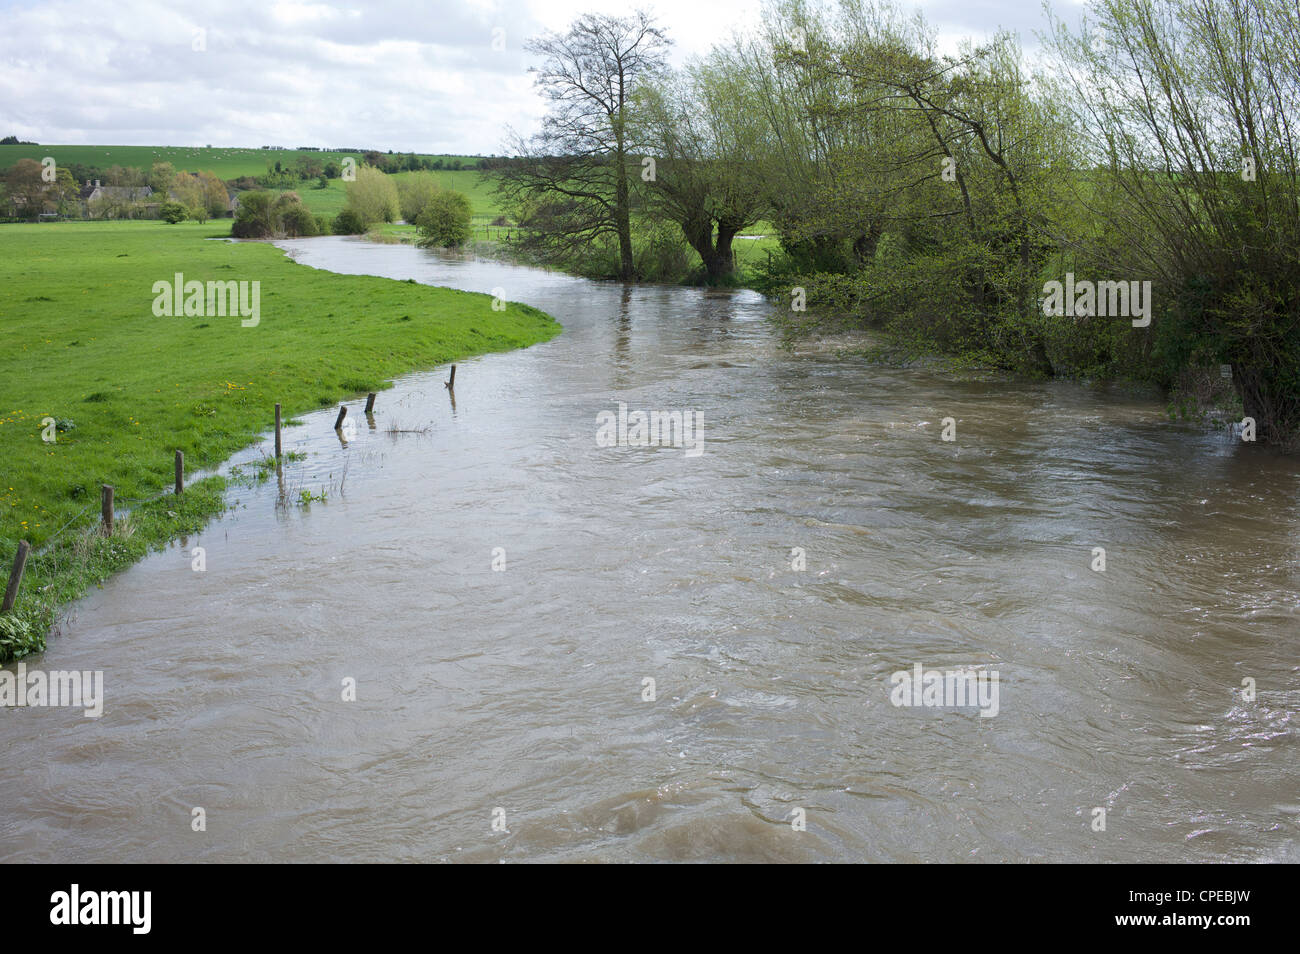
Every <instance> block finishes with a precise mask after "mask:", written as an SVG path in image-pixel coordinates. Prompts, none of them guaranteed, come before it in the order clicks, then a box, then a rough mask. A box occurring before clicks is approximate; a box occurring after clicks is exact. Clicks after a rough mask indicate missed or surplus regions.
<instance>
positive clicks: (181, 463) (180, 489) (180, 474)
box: [176, 451, 185, 497]
mask: <svg viewBox="0 0 1300 954" xmlns="http://www.w3.org/2000/svg"><path fill="white" fill-rule="evenodd" d="M184 492H185V452H184V451H177V452H176V496H177V497H179V496H180V495H181V494H183V493H184Z"/></svg>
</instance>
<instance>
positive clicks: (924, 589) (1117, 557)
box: [0, 238, 1300, 862]
mask: <svg viewBox="0 0 1300 954" xmlns="http://www.w3.org/2000/svg"><path fill="white" fill-rule="evenodd" d="M280 244H281V245H282V247H284V248H286V249H288V250H289V251H290V253H291V254H292V255H294V256H295V257H296V258H297V259H298V260H299V261H300V262H302V263H304V264H306V265H310V266H314V267H319V268H327V269H331V270H334V271H338V272H346V273H365V274H374V275H385V276H389V277H393V278H414V279H416V280H417V281H421V282H426V283H431V284H437V285H445V286H449V287H453V288H461V289H467V290H472V291H483V292H487V291H492V290H493V289H499V290H501V292H503V293H504V296H505V297H506V298H509V299H512V300H517V301H523V302H527V303H529V304H531V305H535V306H537V307H538V308H541V309H543V310H545V311H547V312H549V313H550V314H552V315H554V316H556V317H557V318H558V319H559V320H560V321H561V322H562V323H563V325H564V329H565V330H564V333H563V334H562V335H560V336H559V337H557V338H555V339H554V340H552V341H550V342H548V343H545V344H542V345H538V346H536V347H533V348H529V349H526V350H523V351H518V352H514V353H509V354H499V355H490V356H486V357H482V358H479V359H473V360H469V361H465V362H462V363H460V365H459V368H458V371H457V378H456V388H455V392H454V406H453V403H452V400H451V397H452V396H451V395H449V393H448V391H447V389H446V388H445V387H444V386H443V381H444V380H445V378H446V376H447V371H446V369H445V368H443V369H438V370H437V371H435V372H429V373H420V374H412V375H409V376H406V377H403V378H402V379H400V380H399V381H398V382H397V386H396V387H395V388H393V389H391V390H388V391H384V392H381V393H380V395H379V399H378V403H377V408H376V411H377V413H376V416H375V426H374V428H373V429H372V428H371V427H370V426H369V424H368V422H366V421H365V419H364V417H363V416H362V415H361V413H360V410H361V408H360V404H359V402H355V401H353V402H349V404H350V407H351V418H352V420H353V421H355V422H358V423H359V425H360V426H359V427H358V428H357V430H356V433H355V434H354V435H353V437H352V439H351V440H350V441H348V443H347V445H346V446H343V445H342V444H341V443H340V441H339V439H338V437H337V436H336V435H335V433H334V430H333V416H334V414H335V411H334V410H333V409H327V410H325V411H322V412H320V413H316V414H309V415H304V416H303V417H302V421H303V422H304V423H303V426H301V427H296V428H291V429H289V430H287V431H286V443H287V449H290V450H298V451H302V452H304V453H306V454H307V459H306V460H305V461H303V462H300V463H292V464H288V465H286V468H285V473H284V475H283V478H282V480H280V481H277V480H276V479H274V478H273V479H271V480H269V481H267V482H265V483H263V484H261V485H258V486H256V487H253V488H248V487H241V488H239V489H237V490H236V491H234V492H233V493H232V498H233V499H234V500H235V501H236V502H235V504H234V506H233V507H232V509H231V510H230V511H229V512H228V513H227V514H226V515H224V516H223V517H222V518H220V519H218V520H215V521H214V522H213V523H212V524H210V525H209V526H208V528H207V529H206V530H204V531H203V532H202V533H201V534H200V535H198V536H197V537H193V538H190V539H189V540H186V541H183V542H177V543H176V544H175V545H173V546H172V547H171V548H169V549H168V550H166V551H164V552H161V553H157V554H154V555H152V556H151V557H149V558H148V559H146V560H144V561H143V562H141V563H140V564H138V565H136V566H135V567H133V568H131V569H130V570H129V571H127V572H124V573H122V574H120V575H118V576H116V577H114V578H112V579H111V580H109V581H108V582H107V583H106V584H105V585H104V586H103V588H102V589H100V590H97V591H95V592H93V593H92V594H91V595H89V596H87V597H86V598H85V599H84V600H82V601H81V602H80V603H78V604H77V605H76V606H75V608H74V612H73V614H72V616H71V618H70V619H69V621H68V622H67V623H66V624H65V625H64V627H63V629H62V631H61V632H60V633H59V634H57V635H56V636H54V637H53V638H52V639H51V642H50V648H49V650H48V651H47V652H46V653H45V654H44V656H43V657H32V658H29V659H27V660H26V663H27V665H28V666H29V667H39V668H42V669H46V670H55V669H65V670H66V669H82V670H103V672H104V680H105V704H104V705H105V709H104V714H103V716H102V718H99V719H87V718H84V717H83V715H82V713H81V711H80V710H75V709H53V708H50V709H34V708H26V709H7V710H0V738H3V740H4V758H3V759H0V860H3V861H8V862H13V861H77V862H87V861H120V862H146V861H147V862H172V861H201V862H227V861H289V860H293V861H448V860H450V861H507V862H510V861H684V860H717V861H943V862H947V861H988V862H991V861H1083V862H1103V861H1107V862H1109V861H1114V862H1137V861H1166V862H1181V861H1189V862H1196V861H1227V860H1250V861H1266V860H1289V861H1297V860H1300V847H1298V839H1297V835H1298V834H1300V757H1298V756H1300V749H1298V746H1297V742H1298V741H1300V739H1298V735H1297V719H1296V714H1297V710H1298V709H1300V654H1298V653H1297V647H1298V646H1300V626H1298V625H1297V623H1298V622H1300V613H1298V612H1297V607H1298V606H1300V596H1298V595H1297V594H1300V585H1298V584H1300V542H1298V541H1300V536H1298V535H1297V531H1298V530H1300V468H1298V467H1297V464H1296V462H1295V461H1294V460H1288V459H1286V458H1282V457H1279V456H1276V455H1273V454H1270V453H1269V452H1267V451H1265V450H1263V449H1259V448H1256V447H1254V446H1250V445H1243V444H1241V443H1239V442H1234V441H1232V440H1231V439H1230V438H1229V437H1228V436H1226V435H1224V434H1221V433H1220V434H1212V433H1204V432H1201V431H1198V430H1192V429H1188V428H1182V427H1178V426H1174V425H1171V424H1170V423H1169V422H1168V421H1167V420H1166V419H1165V415H1164V409H1163V406H1162V405H1160V404H1159V403H1157V402H1156V401H1154V400H1152V399H1151V398H1150V397H1144V396H1135V395H1133V394H1131V393H1128V392H1125V391H1123V390H1121V389H1115V388H1099V387H1088V386H1084V385H1080V384H1070V383H1062V382H1049V383H1008V382H1006V381H1004V380H1000V379H996V378H989V379H983V378H981V377H979V376H974V375H954V374H950V373H944V372H941V371H939V370H934V369H924V368H921V369H918V368H909V369H902V368H898V369H894V368H884V367H878V366H874V365H870V364H866V363H864V362H863V361H861V360H860V359H855V358H852V357H844V356H839V355H837V354H836V353H835V352H834V350H832V349H828V348H819V347H813V346H805V347H803V348H796V349H794V350H787V349H783V348H782V347H781V345H780V342H779V340H778V339H777V337H776V336H775V335H774V333H773V332H772V330H771V328H770V326H769V324H768V323H767V322H766V321H765V316H766V314H767V309H768V307H769V306H768V305H767V304H766V303H765V301H764V300H763V299H762V298H761V297H760V296H758V295H756V294H754V293H752V292H745V291H736V292H730V291H704V290H697V289H687V288H676V287H631V288H625V287H622V286H618V285H613V284H597V283H591V282H587V281H583V280H580V279H576V278H572V277H568V276H564V275H560V274H556V273H550V272H545V271H542V270H537V269H531V268H525V267H520V266H513V265H507V264H501V263H496V262H489V261H476V260H472V259H468V258H458V257H455V256H444V255H439V254H435V253H432V252H426V251H421V250H419V249H415V248H411V247H409V246H402V245H378V244H370V243H365V242H359V241H357V240H352V239H343V238H321V239H310V240H302V241H288V242H283V243H280ZM619 402H624V403H625V404H626V405H627V407H628V409H629V411H635V410H645V411H674V410H679V411H684V412H695V413H698V414H699V415H702V420H703V428H704V430H703V433H704V441H703V445H702V453H699V454H698V455H697V454H694V453H688V452H687V449H686V448H677V447H636V446H614V447H602V446H599V445H598V442H597V437H596V435H597V415H599V414H600V413H601V412H602V411H614V412H616V411H617V410H618V403H619ZM945 418H952V419H953V421H954V422H955V440H952V441H945V440H943V439H942V428H943V423H942V422H943V420H944V419H945ZM392 427H396V428H399V429H401V432H400V433H391V432H390V431H389V429H390V428H392ZM267 447H269V444H263V446H262V448H261V450H260V451H258V452H256V453H264V452H265V450H266V449H267ZM252 456H255V452H248V453H244V454H241V455H240V456H239V457H238V458H236V462H238V461H241V460H242V461H246V460H248V459H250V458H251V457H252ZM301 490H307V491H309V492H312V493H318V492H322V491H323V492H324V493H325V496H326V498H327V499H326V500H325V501H324V502H320V501H317V502H314V503H311V504H310V505H308V506H305V507H304V506H300V505H298V504H297V502H296V499H295V498H296V497H297V496H298V494H299V492H300V491H301ZM282 496H283V497H285V498H287V499H288V501H289V502H288V505H287V506H282V505H278V504H279V503H280V502H281V498H282ZM197 546H201V547H203V548H204V551H205V559H206V569H205V570H204V571H203V572H195V571H194V570H193V569H192V557H191V551H192V548H193V547H197ZM1096 547H1102V548H1104V549H1105V559H1106V567H1105V570H1104V571H1100V570H1094V569H1093V566H1094V564H1095V561H1096V559H1097V557H1096V555H1095V551H1094V548H1096ZM494 565H495V567H496V568H494ZM797 566H801V567H802V568H796V567H797ZM917 664H920V665H921V666H922V667H923V668H924V669H925V670H956V669H970V670H973V671H976V672H983V673H986V674H991V673H994V672H996V673H997V674H998V683H997V686H998V707H997V713H996V715H993V716H991V717H985V716H982V715H981V713H980V711H978V710H977V709H973V708H970V707H965V708H958V707H950V706H949V707H925V706H918V707H906V706H896V705H894V704H893V702H892V701H891V687H892V682H891V676H892V674H893V673H895V672H898V671H912V670H913V668H914V667H915V666H916V665H917ZM9 668H10V669H12V668H14V667H13V666H12V665H11V666H10V667H9ZM646 680H653V681H654V682H653V697H654V698H653V699H650V698H649V696H650V695H651V690H650V684H649V683H647V682H646ZM1248 680H1254V686H1255V690H1254V692H1251V691H1250V689H1249V682H1248ZM345 683H347V684H348V685H352V684H354V685H355V696H356V698H355V701H345V699H344V696H345V694H346V693H347V691H348V690H347V688H346V686H345ZM198 807H201V808H202V809H203V812H204V817H205V819H206V830H204V831H193V830H192V819H193V817H194V809H195V808H198ZM497 809H501V810H502V811H497ZM1097 809H1104V810H1105V813H1104V816H1103V815H1101V814H1100V813H1099V812H1098V811H1097ZM1100 818H1104V823H1105V828H1104V830H1098V824H1099V822H1098V819H1100ZM800 819H803V820H804V821H805V823H806V827H805V826H804V825H798V824H792V822H798V821H800ZM494 822H495V823H496V824H495V828H494ZM800 828H805V830H799V829H800ZM501 829H504V830H501Z"/></svg>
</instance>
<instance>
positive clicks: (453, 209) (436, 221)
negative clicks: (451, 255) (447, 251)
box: [415, 190, 471, 248]
mask: <svg viewBox="0 0 1300 954" xmlns="http://www.w3.org/2000/svg"><path fill="white" fill-rule="evenodd" d="M470 218H471V212H470V207H469V199H467V198H465V196H464V195H462V194H461V193H459V192H452V191H451V190H444V191H442V192H439V193H438V194H437V195H436V196H434V197H433V198H432V199H430V200H429V202H428V204H427V205H425V207H424V211H422V212H421V213H420V215H419V217H418V218H417V219H416V220H415V225H416V228H417V229H418V230H419V233H420V243H419V244H420V245H421V246H422V247H424V248H430V247H440V248H459V247H460V246H462V245H464V244H465V243H466V242H468V241H469V236H470V228H469V226H470Z"/></svg>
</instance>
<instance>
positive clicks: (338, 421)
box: [334, 404, 348, 431]
mask: <svg viewBox="0 0 1300 954" xmlns="http://www.w3.org/2000/svg"><path fill="white" fill-rule="evenodd" d="M347 416H348V406H347V405H346V404H340V405H339V416H338V417H336V418H334V430H336V431H337V430H338V429H339V428H341V427H342V426H343V418H345V417H347Z"/></svg>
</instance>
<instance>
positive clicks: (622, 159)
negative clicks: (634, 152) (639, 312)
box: [614, 136, 636, 282]
mask: <svg viewBox="0 0 1300 954" xmlns="http://www.w3.org/2000/svg"><path fill="white" fill-rule="evenodd" d="M615 161H616V162H617V163H618V168H617V174H618V182H617V183H616V184H615V186H614V227H615V228H616V229H617V230H618V277H619V278H620V279H622V280H623V281H625V282H630V281H634V280H635V279H636V268H635V266H634V264H633V262H632V203H631V201H630V199H629V194H630V193H629V189H628V184H627V156H626V155H625V154H624V149H623V143H622V137H621V136H620V139H619V144H618V150H617V154H616V156H615Z"/></svg>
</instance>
